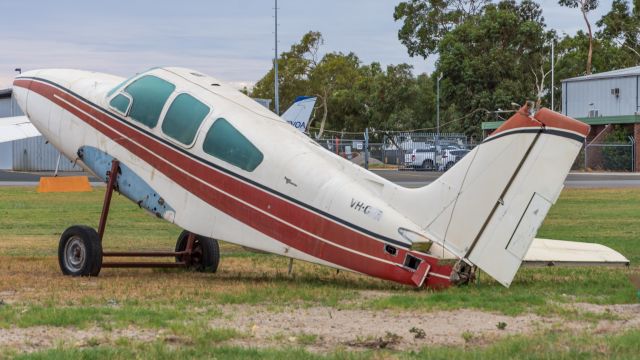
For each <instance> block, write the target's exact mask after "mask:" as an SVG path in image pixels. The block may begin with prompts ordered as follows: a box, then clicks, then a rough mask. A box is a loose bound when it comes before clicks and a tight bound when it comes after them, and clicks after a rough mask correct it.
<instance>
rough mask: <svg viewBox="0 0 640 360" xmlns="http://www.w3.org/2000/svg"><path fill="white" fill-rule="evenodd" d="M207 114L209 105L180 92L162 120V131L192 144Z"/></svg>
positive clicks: (182, 141)
mask: <svg viewBox="0 0 640 360" xmlns="http://www.w3.org/2000/svg"><path fill="white" fill-rule="evenodd" d="M207 114H209V107H208V106H207V105H205V104H203V103H201V102H200V101H198V100H197V99H196V98H194V97H193V96H191V95H189V94H180V95H178V96H176V98H175V100H173V103H171V106H170V107H169V110H168V111H167V114H166V115H165V117H164V120H163V121H162V131H163V132H164V133H165V134H166V135H168V136H170V137H172V138H174V139H176V140H178V141H179V142H181V143H183V144H185V145H190V144H191V143H193V139H195V137H196V132H197V131H198V129H199V128H200V124H202V121H203V120H204V118H205V117H206V116H207Z"/></svg>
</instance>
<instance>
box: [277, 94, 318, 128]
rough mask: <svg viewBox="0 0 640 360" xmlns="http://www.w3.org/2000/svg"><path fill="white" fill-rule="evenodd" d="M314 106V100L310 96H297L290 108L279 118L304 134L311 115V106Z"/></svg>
mask: <svg viewBox="0 0 640 360" xmlns="http://www.w3.org/2000/svg"><path fill="white" fill-rule="evenodd" d="M315 104H316V98H315V97H312V96H298V97H297V98H296V100H295V101H294V102H293V105H291V107H290V108H288V109H287V111H285V112H284V114H282V115H281V117H282V118H283V119H284V120H285V121H286V122H288V123H289V124H291V125H293V127H295V128H296V129H298V130H300V131H302V132H304V131H305V130H307V124H308V123H309V119H310V118H311V114H312V113H313V106H314V105H315Z"/></svg>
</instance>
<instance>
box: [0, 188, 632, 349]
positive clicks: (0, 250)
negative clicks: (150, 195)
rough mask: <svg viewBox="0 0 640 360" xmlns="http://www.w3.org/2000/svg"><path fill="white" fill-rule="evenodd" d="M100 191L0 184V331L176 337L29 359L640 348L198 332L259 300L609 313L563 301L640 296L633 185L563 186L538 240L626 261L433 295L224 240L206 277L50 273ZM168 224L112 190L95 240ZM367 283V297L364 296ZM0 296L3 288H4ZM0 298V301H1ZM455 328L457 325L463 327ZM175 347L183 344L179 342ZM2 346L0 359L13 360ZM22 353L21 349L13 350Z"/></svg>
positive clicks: (128, 244)
mask: <svg viewBox="0 0 640 360" xmlns="http://www.w3.org/2000/svg"><path fill="white" fill-rule="evenodd" d="M102 197H103V191H102V190H96V191H93V192H91V193H81V194H72V195H69V194H38V193H36V192H35V190H34V189H32V188H12V187H2V188H0V294H2V292H9V293H11V292H14V291H15V292H16V295H15V298H11V297H9V298H8V299H11V300H12V301H10V302H8V303H7V304H4V305H0V327H4V328H7V327H11V326H15V327H23V328H24V327H33V326H60V327H74V328H79V329H82V328H87V327H94V326H97V327H101V328H103V329H105V330H110V329H114V328H126V327H127V326H130V325H133V326H135V327H138V328H142V329H168V331H169V333H170V334H175V335H176V336H179V337H180V338H181V339H183V338H189V339H190V340H189V341H186V342H182V343H180V344H179V345H176V344H172V343H170V342H166V341H154V342H151V343H137V342H132V341H127V340H126V339H119V340H116V341H115V342H113V343H111V344H99V343H98V342H92V341H88V342H87V346H88V348H84V349H78V348H73V347H71V348H67V347H59V348H55V349H51V350H47V351H44V352H40V353H35V354H31V355H26V356H25V357H27V358H47V359H49V358H53V359H56V358H65V359H66V358H87V359H92V358H116V359H117V358H132V357H133V358H136V357H137V358H147V357H150V358H176V357H196V358H211V357H216V358H220V359H223V358H254V357H262V358H278V359H279V358H296V359H297V358H311V359H315V358H324V357H327V358H354V359H357V358H370V357H372V356H378V357H399V358H435V359H444V358H461V359H485V358H487V359H495V358H505V357H510V358H524V359H536V358H567V359H568V358H585V359H589V358H629V357H632V356H635V354H638V347H639V345H638V343H640V332H637V331H631V332H627V333H624V334H609V335H606V336H596V335H593V334H591V333H589V332H588V331H586V332H581V333H579V334H575V335H572V334H567V333H556V332H548V333H544V334H538V335H535V336H528V337H527V336H515V337H509V338H507V339H505V340H501V341H497V342H490V343H493V344H490V345H488V346H485V345H483V346H479V345H478V344H477V343H476V342H477V341H481V340H482V339H476V338H475V337H474V336H471V337H470V338H469V341H468V343H467V345H466V346H465V347H464V348H449V347H435V348H429V349H423V350H422V351H419V352H402V351H388V350H385V351H382V352H379V351H377V352H374V351H364V352H357V353H352V352H349V351H347V350H346V349H338V350H336V351H333V352H329V353H328V354H325V355H317V354H313V353H309V352H307V351H305V350H304V348H305V347H307V346H313V345H314V344H318V343H321V342H322V340H321V339H319V338H318V337H317V336H316V335H314V334H306V333H305V334H286V335H285V334H283V336H284V338H285V339H287V338H289V337H290V336H295V337H297V341H296V342H295V346H294V347H287V348H267V349H263V348H261V349H257V348H241V347H237V346H232V345H230V344H228V343H226V342H228V341H229V340H234V339H235V340H237V339H243V338H245V336H246V334H242V333H238V332H237V331H235V330H230V329H208V327H207V323H206V322H207V319H210V318H213V317H216V316H220V310H219V307H220V306H222V305H251V306H253V305H261V306H265V305H266V306H267V307H268V308H269V309H270V311H273V312H278V311H287V308H288V307H290V306H300V307H307V306H328V307H333V308H337V309H341V308H351V309H368V310H385V309H391V310H394V311H405V310H406V311H409V310H411V311H434V310H456V309H479V310H484V311H492V312H497V313H502V314H507V315H518V314H525V313H535V314H538V315H540V316H543V317H548V316H552V317H556V318H560V319H565V320H572V321H581V322H584V323H585V324H590V323H593V322H596V321H599V320H602V319H612V320H615V319H617V316H616V314H613V313H598V314H596V313H589V312H581V311H577V310H575V309H570V308H568V307H567V306H568V305H570V304H572V303H575V302H585V303H593V304H628V303H636V302H637V301H638V298H637V295H636V289H635V288H634V287H633V286H632V285H631V283H630V282H629V279H628V276H629V275H630V274H632V273H638V272H640V271H639V270H640V268H639V267H638V266H637V265H636V263H638V262H639V261H640V236H639V235H640V206H638V204H640V190H636V189H616V190H575V189H569V190H565V191H564V192H563V193H562V195H561V197H560V199H559V201H558V203H557V204H556V205H555V206H554V207H553V208H552V209H551V212H550V213H549V215H548V217H547V219H546V221H545V223H544V224H543V227H542V229H541V230H540V231H539V233H538V237H544V238H552V239H563V240H575V241H585V242H597V243H601V244H604V245H607V246H610V247H612V248H614V249H616V250H618V251H620V252H621V253H623V254H624V255H625V256H627V257H628V258H629V259H630V260H631V262H632V265H631V267H630V268H601V267H592V268H522V269H521V270H520V271H519V273H518V275H517V276H516V278H515V280H514V282H513V283H512V285H511V287H510V288H508V289H507V288H504V287H502V286H501V285H499V284H498V283H496V282H495V281H493V280H492V279H490V278H489V277H488V276H487V275H486V274H481V277H480V281H479V283H478V284H471V285H469V286H465V287H452V288H449V289H447V290H444V291H436V292H434V291H430V290H424V289H420V290H415V289H412V288H409V287H405V286H401V285H398V284H395V283H391V282H385V281H381V280H377V279H373V278H370V277H366V276H361V275H356V274H351V273H346V272H340V273H339V274H338V273H336V271H335V270H333V269H330V268H326V267H322V266H316V265H312V264H306V263H302V262H295V265H294V276H293V277H291V276H288V275H287V265H288V260H287V259H285V258H282V257H277V256H273V255H266V254H256V253H252V252H248V251H246V250H245V249H242V248H240V247H237V246H233V245H230V244H222V248H221V249H222V262H221V267H220V270H219V272H218V273H217V274H215V275H211V274H200V273H191V272H184V271H182V270H148V269H143V270H131V269H105V270H103V272H102V273H101V275H100V277H98V278H95V279H77V278H68V277H63V276H61V275H60V274H59V269H58V265H57V259H56V255H57V254H56V251H57V242H58V238H59V236H60V234H61V233H62V232H63V231H64V229H66V228H67V227H68V226H70V225H74V224H86V225H90V226H94V227H95V226H97V222H98V218H99V215H100V210H101V202H102ZM179 232H180V229H178V228H177V227H175V226H173V225H171V224H168V223H166V222H164V221H162V220H159V219H157V218H155V217H153V216H151V215H149V214H147V213H145V212H144V211H143V210H141V209H139V208H138V207H137V206H136V205H135V204H132V203H131V202H130V201H128V200H126V199H125V198H123V197H121V196H115V197H114V201H113V207H112V210H111V214H110V218H109V226H108V227H107V232H106V237H105V248H108V249H148V248H152V249H171V248H173V246H174V243H175V238H176V237H177V235H178V234H179ZM368 290H373V291H374V292H376V293H377V295H376V296H374V297H366V298H365V297H364V295H363V293H362V292H363V291H368ZM5 296H6V295H5ZM2 297H3V296H2V295H0V299H2ZM507 329H509V327H507ZM463 331H464V329H461V334H462V332H463ZM181 341H182V340H181ZM3 351H4V350H3V349H0V358H3V357H6V356H9V355H11V357H13V356H14V355H18V354H15V353H14V354H11V353H9V352H3ZM20 358H22V356H21V357H20Z"/></svg>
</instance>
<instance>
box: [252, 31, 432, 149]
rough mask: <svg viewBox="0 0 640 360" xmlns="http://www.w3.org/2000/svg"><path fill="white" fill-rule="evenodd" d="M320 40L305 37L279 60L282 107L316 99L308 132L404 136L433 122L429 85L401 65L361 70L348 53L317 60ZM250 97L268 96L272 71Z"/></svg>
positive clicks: (315, 34) (314, 34) (312, 34)
mask: <svg viewBox="0 0 640 360" xmlns="http://www.w3.org/2000/svg"><path fill="white" fill-rule="evenodd" d="M322 43H323V41H322V35H321V34H320V33H319V32H309V33H307V34H305V35H304V36H303V38H302V39H301V40H300V42H299V43H297V44H294V45H293V46H291V49H290V50H289V51H287V52H284V53H282V55H281V56H280V60H279V61H280V62H279V66H280V72H281V74H282V76H281V77H280V89H281V98H282V99H283V102H284V103H291V102H292V101H293V99H294V98H295V97H296V96H298V95H314V96H317V97H318V105H317V106H316V111H315V112H314V115H313V118H312V119H311V120H310V121H309V125H308V126H309V127H311V126H312V125H313V126H314V128H315V124H317V123H319V124H318V131H317V133H316V134H315V135H316V136H318V137H321V136H322V135H323V133H324V131H325V129H334V130H340V131H342V130H345V131H362V130H363V129H364V128H365V127H374V128H376V129H384V130H389V129H396V130H406V129H411V128H416V127H424V126H429V125H430V124H432V122H433V115H434V106H433V105H434V102H435V101H434V99H435V96H434V94H433V82H432V81H431V79H430V78H429V77H428V76H426V75H424V74H423V75H420V76H418V77H415V76H414V75H413V73H412V67H411V66H410V65H407V64H399V65H389V66H387V67H386V69H382V67H381V66H380V64H378V63H375V62H374V63H372V64H370V65H362V64H361V62H360V59H359V58H358V57H357V56H356V55H355V54H353V53H348V54H344V53H341V52H332V53H327V54H324V56H322V57H321V58H320V55H319V50H320V47H321V45H322ZM251 95H252V96H254V97H261V98H270V97H272V96H273V70H270V71H269V72H268V73H267V74H266V75H265V76H264V77H263V78H262V79H260V81H258V82H257V83H256V85H255V87H254V88H253V91H252V93H251Z"/></svg>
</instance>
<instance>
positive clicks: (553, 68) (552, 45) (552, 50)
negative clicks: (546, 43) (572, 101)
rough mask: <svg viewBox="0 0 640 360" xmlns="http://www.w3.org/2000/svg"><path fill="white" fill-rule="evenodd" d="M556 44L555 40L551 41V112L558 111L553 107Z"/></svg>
mask: <svg viewBox="0 0 640 360" xmlns="http://www.w3.org/2000/svg"><path fill="white" fill-rule="evenodd" d="M554 43H555V39H551V110H553V111H556V109H555V108H554V107H553V105H554V101H553V100H554V98H553V95H554V94H553V93H554V92H555V91H553V90H554V89H555V88H554V86H553V85H554V84H553V82H554V71H555V60H554V56H553V53H554V51H555V49H554V46H555V44H554Z"/></svg>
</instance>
